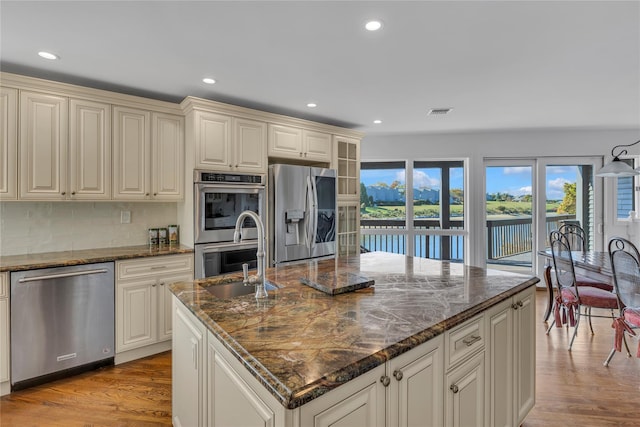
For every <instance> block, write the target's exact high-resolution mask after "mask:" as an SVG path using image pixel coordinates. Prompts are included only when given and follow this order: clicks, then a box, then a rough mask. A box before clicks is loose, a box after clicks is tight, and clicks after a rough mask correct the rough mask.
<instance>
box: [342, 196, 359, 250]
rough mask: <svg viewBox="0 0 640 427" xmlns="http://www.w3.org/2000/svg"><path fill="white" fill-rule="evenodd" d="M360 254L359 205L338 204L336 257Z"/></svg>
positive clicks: (349, 203)
mask: <svg viewBox="0 0 640 427" xmlns="http://www.w3.org/2000/svg"><path fill="white" fill-rule="evenodd" d="M358 253H360V203H359V202H338V256H349V255H355V254H358Z"/></svg>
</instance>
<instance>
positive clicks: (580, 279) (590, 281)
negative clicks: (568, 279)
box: [576, 275, 613, 292]
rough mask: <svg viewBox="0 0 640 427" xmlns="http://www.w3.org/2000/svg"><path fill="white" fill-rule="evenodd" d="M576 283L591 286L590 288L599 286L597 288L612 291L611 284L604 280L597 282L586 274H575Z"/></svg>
mask: <svg viewBox="0 0 640 427" xmlns="http://www.w3.org/2000/svg"><path fill="white" fill-rule="evenodd" d="M576 285H578V286H591V287H592V288H599V289H603V290H605V291H609V292H612V291H613V285H611V284H609V283H606V282H599V281H597V280H595V279H591V278H590V277H587V276H579V275H576Z"/></svg>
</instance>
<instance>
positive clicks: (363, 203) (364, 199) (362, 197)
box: [360, 182, 371, 208]
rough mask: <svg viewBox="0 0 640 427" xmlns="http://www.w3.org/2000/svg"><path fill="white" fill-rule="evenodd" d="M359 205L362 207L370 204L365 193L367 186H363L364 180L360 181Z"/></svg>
mask: <svg viewBox="0 0 640 427" xmlns="http://www.w3.org/2000/svg"><path fill="white" fill-rule="evenodd" d="M360 206H361V207H363V208H366V207H367V206H371V199H370V198H369V195H368V194H367V187H365V185H364V182H361V183H360Z"/></svg>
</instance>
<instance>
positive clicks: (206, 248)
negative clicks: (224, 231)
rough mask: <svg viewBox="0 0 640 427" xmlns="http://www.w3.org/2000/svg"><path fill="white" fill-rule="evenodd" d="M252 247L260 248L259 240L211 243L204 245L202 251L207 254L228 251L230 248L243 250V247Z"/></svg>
mask: <svg viewBox="0 0 640 427" xmlns="http://www.w3.org/2000/svg"><path fill="white" fill-rule="evenodd" d="M251 248H256V249H257V248H258V241H257V240H256V241H245V242H243V243H229V244H224V243H223V244H219V243H216V244H215V245H209V246H202V248H201V249H202V252H203V253H205V254H208V253H212V252H222V251H226V250H229V249H237V250H242V249H251Z"/></svg>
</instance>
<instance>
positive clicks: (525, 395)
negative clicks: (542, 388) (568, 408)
mask: <svg viewBox="0 0 640 427" xmlns="http://www.w3.org/2000/svg"><path fill="white" fill-rule="evenodd" d="M513 302H514V303H515V304H516V306H515V307H517V309H514V312H513V313H514V344H515V345H514V354H513V357H514V367H515V373H514V375H515V381H516V382H515V390H514V399H515V402H514V403H515V406H514V415H515V416H516V419H515V422H514V424H513V425H514V426H519V425H520V424H522V422H523V421H524V418H525V417H526V416H527V414H528V413H529V411H531V409H533V406H534V405H535V401H536V311H535V309H536V287H535V286H531V287H529V289H527V290H524V291H522V292H520V293H519V294H518V295H516V296H515V297H514V298H513ZM515 307H514V308H515Z"/></svg>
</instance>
